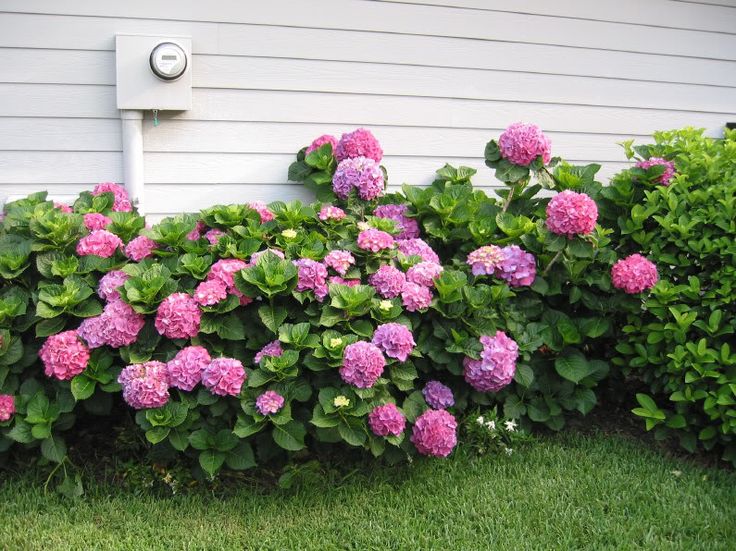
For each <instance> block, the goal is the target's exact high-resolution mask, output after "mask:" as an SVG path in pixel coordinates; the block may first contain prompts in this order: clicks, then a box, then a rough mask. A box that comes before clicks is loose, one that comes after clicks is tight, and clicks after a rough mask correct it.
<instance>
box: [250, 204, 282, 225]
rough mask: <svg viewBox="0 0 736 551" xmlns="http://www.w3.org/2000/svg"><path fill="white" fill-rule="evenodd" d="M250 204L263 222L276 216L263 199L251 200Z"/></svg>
mask: <svg viewBox="0 0 736 551" xmlns="http://www.w3.org/2000/svg"><path fill="white" fill-rule="evenodd" d="M248 206H249V207H250V208H252V209H253V210H254V211H256V212H257V213H258V215H259V216H260V217H261V224H265V223H266V222H270V221H271V220H273V219H274V218H276V215H275V214H274V213H273V212H271V211H270V210H269V208H268V205H266V203H264V202H263V201H251V202H250V203H248Z"/></svg>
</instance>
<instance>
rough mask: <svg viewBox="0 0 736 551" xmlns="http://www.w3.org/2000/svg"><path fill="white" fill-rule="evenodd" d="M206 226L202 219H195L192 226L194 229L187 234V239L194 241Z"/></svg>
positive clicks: (200, 235) (199, 236)
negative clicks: (195, 221)
mask: <svg viewBox="0 0 736 551" xmlns="http://www.w3.org/2000/svg"><path fill="white" fill-rule="evenodd" d="M206 228H207V226H206V225H205V223H204V222H203V221H202V220H197V224H196V225H195V226H194V229H193V230H192V231H190V232H189V233H188V234H187V239H188V240H189V241H196V240H197V239H199V238H201V237H202V232H203V231H204V230H205V229H206Z"/></svg>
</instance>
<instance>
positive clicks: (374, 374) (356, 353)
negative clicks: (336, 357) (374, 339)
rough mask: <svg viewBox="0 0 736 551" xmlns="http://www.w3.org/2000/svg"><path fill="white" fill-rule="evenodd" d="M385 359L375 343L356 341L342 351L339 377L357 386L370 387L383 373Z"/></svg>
mask: <svg viewBox="0 0 736 551" xmlns="http://www.w3.org/2000/svg"><path fill="white" fill-rule="evenodd" d="M385 365H386V360H385V358H384V357H383V354H382V353H381V349H380V348H378V347H377V346H376V345H375V344H372V343H369V342H365V341H358V342H356V343H353V344H349V345H347V346H346V347H345V350H344V351H343V359H342V367H341V368H340V377H342V380H343V381H345V382H346V383H348V384H351V385H353V386H356V387H358V388H370V387H372V386H373V385H374V384H375V383H376V381H377V380H378V378H379V377H380V376H381V375H382V374H383V368H384V367H385Z"/></svg>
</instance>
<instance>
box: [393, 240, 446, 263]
mask: <svg viewBox="0 0 736 551" xmlns="http://www.w3.org/2000/svg"><path fill="white" fill-rule="evenodd" d="M396 244H397V248H398V249H399V252H400V253H401V254H403V255H404V256H407V257H409V256H418V257H419V258H421V259H422V260H424V261H425V262H434V263H435V264H439V263H440V257H439V256H437V253H436V252H434V249H432V247H430V246H429V245H428V244H427V243H426V242H425V241H424V240H423V239H419V238H416V239H400V240H398V241H397V242H396Z"/></svg>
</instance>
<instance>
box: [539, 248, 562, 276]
mask: <svg viewBox="0 0 736 551" xmlns="http://www.w3.org/2000/svg"><path fill="white" fill-rule="evenodd" d="M560 256H562V251H561V250H560V251H557V254H556V255H554V256H553V257H552V260H550V261H549V264H547V267H546V268H545V269H544V271H543V272H542V275H543V276H546V275H547V274H548V273H549V270H550V268H552V265H553V264H554V263H555V262H557V260H558V259H559V258H560Z"/></svg>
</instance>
